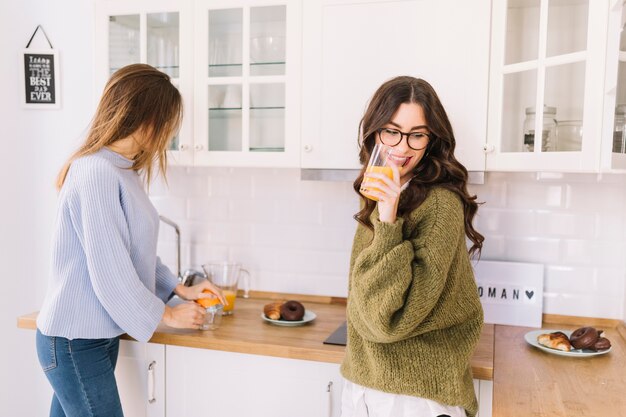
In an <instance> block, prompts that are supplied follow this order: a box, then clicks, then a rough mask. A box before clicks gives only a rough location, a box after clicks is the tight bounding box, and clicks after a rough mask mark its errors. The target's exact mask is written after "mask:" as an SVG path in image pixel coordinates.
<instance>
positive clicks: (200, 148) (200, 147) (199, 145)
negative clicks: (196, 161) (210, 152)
mask: <svg viewBox="0 0 626 417" xmlns="http://www.w3.org/2000/svg"><path fill="white" fill-rule="evenodd" d="M193 148H194V149H195V150H196V151H201V150H202V149H203V148H204V146H202V145H201V144H199V143H198V144H197V145H196V146H194V147H193Z"/></svg>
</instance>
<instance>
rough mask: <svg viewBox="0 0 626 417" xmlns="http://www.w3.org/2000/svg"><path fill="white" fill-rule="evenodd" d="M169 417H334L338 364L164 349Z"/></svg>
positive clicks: (337, 407)
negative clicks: (165, 354) (165, 350)
mask: <svg viewBox="0 0 626 417" xmlns="http://www.w3.org/2000/svg"><path fill="white" fill-rule="evenodd" d="M166 373H167V401H166V412H167V416H168V417H188V416H197V417H203V416H207V417H208V416H220V415H221V416H257V417H293V416H298V417H339V415H340V409H341V389H342V382H341V381H342V380H341V377H340V374H339V365H338V364H330V363H322V362H312V361H304V360H299V359H284V358H276V357H271V356H260V355H249V354H243V353H232V352H222V351H214V350H207V349H195V348H187V347H179V346H167V371H166Z"/></svg>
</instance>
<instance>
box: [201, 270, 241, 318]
mask: <svg viewBox="0 0 626 417" xmlns="http://www.w3.org/2000/svg"><path fill="white" fill-rule="evenodd" d="M202 269H203V270H204V272H205V273H206V275H207V278H208V279H209V281H211V282H212V283H213V284H215V285H217V286H218V287H219V288H220V289H221V290H222V291H223V292H224V297H225V298H226V301H227V302H228V304H227V305H225V306H224V312H223V314H224V315H230V314H233V309H234V308H235V298H236V297H237V289H238V287H239V286H240V278H241V287H242V289H243V297H244V298H248V297H249V294H248V293H249V291H250V273H249V272H248V271H247V270H245V269H243V268H242V267H241V265H240V264H238V263H234V262H226V261H223V262H209V263H206V264H204V265H202Z"/></svg>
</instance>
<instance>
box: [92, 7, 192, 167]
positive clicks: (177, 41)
mask: <svg viewBox="0 0 626 417" xmlns="http://www.w3.org/2000/svg"><path fill="white" fill-rule="evenodd" d="M191 11H192V8H191V4H190V3H189V2H188V1H158V0H157V1H133V2H128V1H119V0H100V1H98V2H97V13H96V16H97V18H96V47H97V51H99V53H98V55H97V65H96V85H97V86H98V89H97V96H98V97H97V98H99V97H100V92H101V91H102V88H103V87H104V85H105V84H106V82H107V80H108V79H109V77H110V76H111V74H113V73H114V72H115V71H117V70H118V69H120V68H121V67H123V66H126V65H129V64H134V63H146V64H149V65H152V66H153V67H155V68H157V69H159V70H160V71H162V72H164V73H166V74H168V75H169V76H170V77H171V80H172V83H173V84H174V85H175V86H176V87H177V88H178V89H179V91H180V92H181V95H182V97H183V104H184V110H185V113H184V118H183V125H182V126H181V129H180V131H179V132H178V133H177V135H176V136H175V137H174V138H173V140H172V143H171V146H170V150H171V152H170V162H173V163H175V164H190V163H192V161H193V159H192V158H193V152H192V143H193V136H192V128H193V119H192V114H193V112H192V111H191V108H192V105H193V58H192V51H193V47H192V45H191V44H190V43H191V42H190V41H191V40H192V36H193V29H192V24H193V21H192V19H191Z"/></svg>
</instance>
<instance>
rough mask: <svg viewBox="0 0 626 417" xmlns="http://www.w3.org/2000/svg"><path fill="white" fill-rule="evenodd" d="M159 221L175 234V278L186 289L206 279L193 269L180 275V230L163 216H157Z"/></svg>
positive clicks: (201, 273)
mask: <svg viewBox="0 0 626 417" xmlns="http://www.w3.org/2000/svg"><path fill="white" fill-rule="evenodd" d="M159 219H161V221H162V222H163V223H165V224H167V225H168V226H172V227H173V228H174V231H175V232H176V276H177V277H178V280H179V281H180V283H181V284H182V285H184V286H186V287H190V286H192V285H195V284H197V283H198V282H200V281H201V280H203V279H207V276H206V274H205V273H204V272H202V271H197V270H195V269H186V270H185V272H183V274H182V275H181V273H180V228H179V227H178V225H177V224H176V223H174V222H173V221H172V220H170V219H168V218H167V217H165V216H159Z"/></svg>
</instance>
